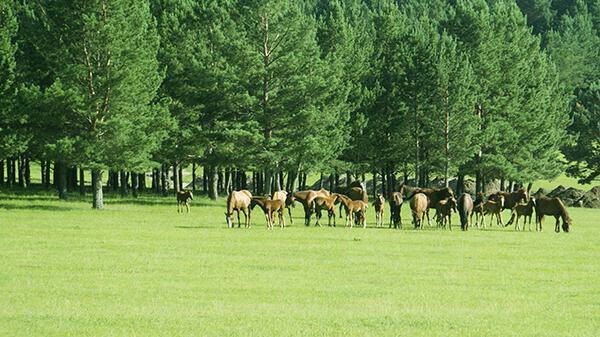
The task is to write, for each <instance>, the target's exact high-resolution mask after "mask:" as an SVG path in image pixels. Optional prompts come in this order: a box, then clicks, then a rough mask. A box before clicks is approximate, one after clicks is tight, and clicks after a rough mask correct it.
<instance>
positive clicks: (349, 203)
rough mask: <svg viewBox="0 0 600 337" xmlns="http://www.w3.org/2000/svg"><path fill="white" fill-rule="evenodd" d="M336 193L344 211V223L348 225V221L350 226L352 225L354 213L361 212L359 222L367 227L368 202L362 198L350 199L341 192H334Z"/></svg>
mask: <svg viewBox="0 0 600 337" xmlns="http://www.w3.org/2000/svg"><path fill="white" fill-rule="evenodd" d="M336 195H337V196H338V200H340V202H341V203H342V207H343V208H344V210H345V211H346V223H345V225H346V226H348V223H350V228H352V227H354V214H355V213H358V212H362V217H361V222H362V225H363V228H367V219H366V211H367V208H368V205H369V204H367V203H366V202H364V201H362V200H352V199H350V198H348V197H347V196H345V195H343V194H338V193H336Z"/></svg>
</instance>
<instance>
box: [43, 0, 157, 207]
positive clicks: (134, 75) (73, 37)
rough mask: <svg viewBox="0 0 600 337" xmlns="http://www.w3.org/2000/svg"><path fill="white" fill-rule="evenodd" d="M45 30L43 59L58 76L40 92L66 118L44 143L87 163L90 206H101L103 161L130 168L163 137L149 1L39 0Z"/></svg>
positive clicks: (140, 163) (146, 162) (139, 164)
mask: <svg viewBox="0 0 600 337" xmlns="http://www.w3.org/2000/svg"><path fill="white" fill-rule="evenodd" d="M39 6H40V7H39V8H40V9H42V11H41V13H42V15H41V16H40V17H41V19H42V20H43V21H44V22H45V24H46V26H47V27H48V34H47V35H48V36H49V37H53V38H56V40H52V41H51V43H52V44H53V45H54V46H55V47H54V48H52V49H50V50H48V51H47V52H46V54H45V55H46V57H47V58H51V59H53V60H57V61H58V63H57V70H56V76H57V79H56V81H55V82H54V84H53V85H52V86H51V87H50V88H49V89H48V90H47V92H46V95H47V96H48V97H49V98H50V99H51V101H50V102H49V103H51V102H52V100H56V99H57V98H60V99H59V100H58V102H56V103H57V105H59V107H60V109H56V108H55V109H51V110H50V111H57V115H59V116H62V117H63V118H64V119H66V120H67V121H68V122H67V124H66V126H67V129H68V132H67V133H65V134H64V135H65V137H63V138H60V139H57V140H56V141H55V142H54V143H51V144H48V147H49V148H52V149H59V150H60V151H61V152H62V153H68V154H70V155H71V158H70V159H72V160H73V162H76V163H80V164H81V165H85V166H87V167H89V168H91V169H92V185H93V190H94V194H93V207H94V208H96V209H101V208H103V195H102V174H103V169H104V168H106V167H111V168H119V169H127V170H134V169H139V168H141V167H147V166H148V165H149V154H150V152H151V151H152V150H154V149H156V148H157V147H158V145H159V144H160V141H161V140H162V138H163V136H164V131H163V126H164V124H165V120H166V118H165V115H164V110H163V109H161V108H160V106H158V105H157V104H155V102H154V98H155V95H156V92H157V90H158V87H159V85H160V83H161V75H160V73H159V70H158V61H157V58H156V54H157V50H158V44H159V38H158V35H157V33H156V23H155V22H154V20H153V18H152V16H151V14H150V9H149V4H148V2H140V1H132V0H131V1H129V0H114V1H103V0H98V1H56V2H52V3H47V2H40V3H39Z"/></svg>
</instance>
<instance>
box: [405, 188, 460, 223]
mask: <svg viewBox="0 0 600 337" xmlns="http://www.w3.org/2000/svg"><path fill="white" fill-rule="evenodd" d="M418 193H422V194H425V196H427V199H428V200H429V201H428V204H427V209H426V210H425V215H426V216H427V224H428V225H430V226H431V220H430V219H429V209H430V208H435V207H436V206H437V204H438V203H439V202H440V201H441V200H444V199H447V198H454V192H453V191H452V189H451V188H450V187H444V188H441V189H438V188H416V189H415V190H414V191H413V192H412V194H411V195H410V196H409V197H408V198H406V199H411V198H412V197H413V196H415V195H416V194H418Z"/></svg>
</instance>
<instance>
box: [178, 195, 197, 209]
mask: <svg viewBox="0 0 600 337" xmlns="http://www.w3.org/2000/svg"><path fill="white" fill-rule="evenodd" d="M190 200H194V194H193V193H192V191H179V192H177V213H180V212H181V213H183V205H185V208H186V209H187V212H188V213H189V212H190Z"/></svg>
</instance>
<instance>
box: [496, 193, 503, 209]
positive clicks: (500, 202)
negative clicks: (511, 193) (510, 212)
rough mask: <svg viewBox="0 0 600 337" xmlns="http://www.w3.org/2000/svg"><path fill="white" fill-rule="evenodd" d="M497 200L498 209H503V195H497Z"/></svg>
mask: <svg viewBox="0 0 600 337" xmlns="http://www.w3.org/2000/svg"><path fill="white" fill-rule="evenodd" d="M497 200H498V201H497V202H498V203H499V204H500V207H504V195H502V194H498V196H497Z"/></svg>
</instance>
